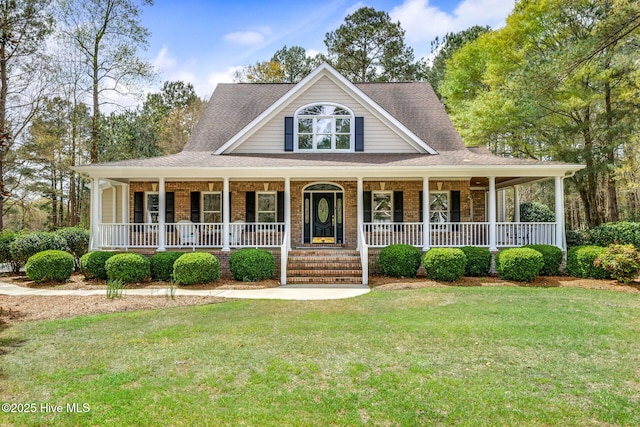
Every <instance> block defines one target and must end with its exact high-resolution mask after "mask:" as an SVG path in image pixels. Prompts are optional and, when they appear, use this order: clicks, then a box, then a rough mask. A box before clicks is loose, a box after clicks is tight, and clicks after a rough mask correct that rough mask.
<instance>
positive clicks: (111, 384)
mask: <svg viewBox="0 0 640 427" xmlns="http://www.w3.org/2000/svg"><path fill="white" fill-rule="evenodd" d="M0 354H2V356H0V360H1V365H0V366H1V367H0V370H1V371H0V401H1V402H12V403H36V405H37V410H38V411H40V410H41V409H42V408H41V407H40V405H41V404H43V403H50V404H53V405H63V406H64V405H66V404H67V403H78V404H79V405H80V408H81V409H82V404H88V407H89V409H90V410H89V412H86V413H66V412H65V413H61V414H52V413H42V412H38V413H35V414H33V413H27V414H24V413H23V414H2V415H0V424H2V425H20V426H21V425H33V426H40V425H69V426H76V425H114V426H122V425H138V426H144V425H174V426H193V425H233V426H236V425H252V426H262V425H274V426H276V425H277V426H282V425H296V426H298V425H314V426H315V425H318V426H325V425H340V426H343V425H403V426H414V425H469V426H482V425H487V426H496V425H501V426H502V425H508V426H515V425H518V426H523V425H524V426H526V425H543V426H588V425H594V426H596V425H597V426H602V425H630V426H632V425H635V426H637V425H640V297H639V296H638V295H635V294H627V293H618V292H609V291H595V290H586V289H571V288H544V289H542V288H526V287H522V288H515V287H482V288H481V287H475V288H460V287H443V288H437V289H421V290H403V291H388V292H385V291H376V290H374V291H372V292H371V293H370V294H368V295H366V296H364V297H360V298H356V299H350V300H340V301H319V302H308V301H307V302H305V301H238V302H227V303H222V304H215V305H211V306H202V307H190V308H176V309H167V310H162V311H151V312H135V313H123V314H116V315H101V316H91V317H80V318H75V319H72V320H60V321H50V322H32V323H24V324H19V325H17V326H14V327H12V328H9V329H7V330H5V331H3V332H2V333H1V334H0ZM45 409H46V407H45ZM63 409H65V410H66V407H64V408H63Z"/></svg>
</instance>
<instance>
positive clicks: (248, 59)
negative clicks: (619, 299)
mask: <svg viewBox="0 0 640 427" xmlns="http://www.w3.org/2000/svg"><path fill="white" fill-rule="evenodd" d="M514 4H515V0H366V1H357V0H325V1H324V2H322V1H306V0H300V1H291V0H268V1H267V0H226V1H218V0H209V1H207V0H181V1H176V0H155V1H154V5H153V6H150V7H145V8H144V9H143V12H142V16H141V18H142V19H141V21H142V25H143V26H145V27H146V28H148V29H149V31H150V32H151V39H150V45H149V49H148V50H147V51H146V52H145V53H144V55H145V56H146V57H147V58H148V59H149V60H150V61H152V63H153V64H154V65H155V66H156V69H157V70H158V72H159V73H160V78H159V83H158V85H157V86H158V87H159V85H160V82H162V81H165V80H183V81H186V82H190V83H192V84H193V85H194V87H195V88H196V91H197V92H198V95H200V96H201V97H208V96H210V95H211V93H212V92H213V90H214V88H215V85H216V84H217V83H220V82H230V81H232V76H233V72H234V71H235V70H237V69H239V68H241V67H242V66H243V65H246V64H250V63H255V62H257V61H264V60H268V59H270V58H271V56H272V55H273V53H274V52H275V51H276V50H278V49H280V48H282V47H283V46H284V45H287V46H295V45H298V46H302V47H304V48H305V49H307V51H311V52H324V51H325V46H324V37H325V34H326V33H327V32H329V31H332V30H335V29H336V28H338V27H339V26H340V25H341V24H342V23H344V18H345V17H346V16H347V15H348V14H349V13H352V12H354V11H355V10H357V9H358V8H360V7H363V6H369V7H374V8H375V9H376V10H383V11H386V12H388V13H389V14H390V15H391V18H392V19H393V20H394V21H400V23H401V25H402V27H403V28H404V29H405V30H406V41H407V43H408V44H409V45H410V46H411V47H413V49H414V52H415V55H416V58H420V57H423V56H426V55H428V54H429V52H430V43H431V40H433V39H434V38H435V37H436V36H442V35H444V34H446V33H447V32H450V31H454V32H455V31H460V30H463V29H466V28H469V27H470V26H472V25H489V26H491V27H493V28H498V27H500V26H502V25H504V20H505V18H506V17H507V16H508V15H509V13H510V12H511V10H512V9H513V6H514ZM154 89H157V88H153V89H151V90H154Z"/></svg>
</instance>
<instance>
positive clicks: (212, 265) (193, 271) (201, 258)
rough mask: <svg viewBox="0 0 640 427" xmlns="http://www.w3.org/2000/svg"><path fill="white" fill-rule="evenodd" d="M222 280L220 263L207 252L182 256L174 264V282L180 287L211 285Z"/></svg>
mask: <svg viewBox="0 0 640 427" xmlns="http://www.w3.org/2000/svg"><path fill="white" fill-rule="evenodd" d="M219 278H220V261H219V260H218V258H216V257H215V256H213V255H211V254H210V253H206V252H191V253H188V254H184V255H182V256H181V257H180V258H178V259H177V260H176V262H174V263H173V280H174V281H175V282H176V283H177V284H179V285H195V284H196V283H209V282H213V281H216V280H218V279H219Z"/></svg>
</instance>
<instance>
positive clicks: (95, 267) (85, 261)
mask: <svg viewBox="0 0 640 427" xmlns="http://www.w3.org/2000/svg"><path fill="white" fill-rule="evenodd" d="M114 255H116V253H115V252H88V253H86V254H84V255H82V257H81V258H80V272H81V273H82V274H84V277H85V278H87V279H102V280H107V279H108V277H107V269H106V268H105V266H104V264H105V262H107V260H108V259H109V258H111V257H112V256H114Z"/></svg>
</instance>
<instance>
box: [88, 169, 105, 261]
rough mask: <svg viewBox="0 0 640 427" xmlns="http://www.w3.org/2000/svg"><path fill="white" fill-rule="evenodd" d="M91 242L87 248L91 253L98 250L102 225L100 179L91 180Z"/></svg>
mask: <svg viewBox="0 0 640 427" xmlns="http://www.w3.org/2000/svg"><path fill="white" fill-rule="evenodd" d="M90 221H91V241H90V242H89V248H90V250H92V251H98V250H100V225H101V224H102V190H100V179H98V178H92V179H91V217H90Z"/></svg>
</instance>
